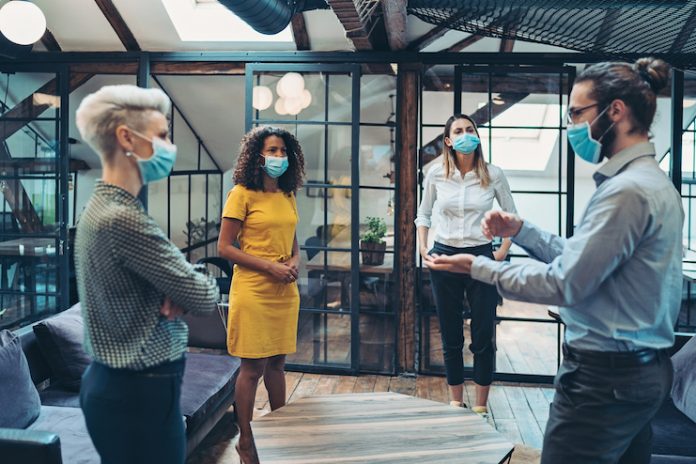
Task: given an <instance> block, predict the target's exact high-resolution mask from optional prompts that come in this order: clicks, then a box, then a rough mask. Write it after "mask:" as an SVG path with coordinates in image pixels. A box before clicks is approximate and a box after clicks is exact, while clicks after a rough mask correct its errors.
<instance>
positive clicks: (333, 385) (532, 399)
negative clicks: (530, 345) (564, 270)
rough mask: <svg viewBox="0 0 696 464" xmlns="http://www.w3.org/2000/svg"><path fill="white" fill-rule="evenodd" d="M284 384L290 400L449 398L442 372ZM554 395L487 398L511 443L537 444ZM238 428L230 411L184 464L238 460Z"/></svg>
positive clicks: (301, 378) (289, 377)
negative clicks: (383, 395) (372, 395)
mask: <svg viewBox="0 0 696 464" xmlns="http://www.w3.org/2000/svg"><path fill="white" fill-rule="evenodd" d="M286 383H287V396H288V402H289V403H291V402H293V401H296V400H297V399H299V398H303V397H307V396H313V395H328V394H334V393H366V392H386V391H392V392H396V393H402V394H406V395H411V396H416V397H419V398H426V399H430V400H433V401H439V402H442V403H447V402H448V397H447V387H446V385H445V380H444V378H442V377H429V376H419V377H417V378H415V377H386V376H375V375H366V376H360V377H348V376H332V375H319V374H302V373H296V372H288V373H287V374H286ZM473 396H474V384H473V383H471V382H469V383H467V384H466V391H465V402H468V403H469V404H471V401H470V400H469V398H473ZM552 398H553V389H551V388H542V387H538V386H514V385H500V384H493V388H492V389H491V396H490V399H489V409H490V412H491V419H490V420H491V423H492V425H494V426H495V428H496V429H498V431H500V432H501V433H502V434H504V435H505V436H506V437H507V439H508V440H510V441H511V442H512V443H517V444H525V445H527V446H528V447H531V448H537V449H540V448H541V444H542V438H543V430H544V429H545V427H546V421H547V419H548V413H549V404H550V402H551V399H552ZM255 408H256V409H255V411H254V417H260V416H263V415H265V414H267V413H268V412H270V406H269V404H268V394H267V392H266V389H265V388H264V386H263V384H261V385H259V389H258V391H257V395H256V405H255ZM236 433H237V429H236V426H235V425H234V418H233V415H232V414H231V413H228V414H227V415H226V416H225V417H223V419H222V420H221V421H220V423H218V425H217V426H216V427H215V429H213V431H212V432H211V433H210V434H209V435H208V437H207V438H206V439H205V440H204V441H203V443H201V445H200V446H199V448H198V449H197V450H196V452H195V453H194V454H193V455H192V456H191V457H190V458H189V459H188V461H187V464H218V463H220V464H221V463H225V464H227V463H237V462H239V461H238V459H237V454H236V452H235V450H234V440H235V437H236ZM513 462H515V460H514V456H513Z"/></svg>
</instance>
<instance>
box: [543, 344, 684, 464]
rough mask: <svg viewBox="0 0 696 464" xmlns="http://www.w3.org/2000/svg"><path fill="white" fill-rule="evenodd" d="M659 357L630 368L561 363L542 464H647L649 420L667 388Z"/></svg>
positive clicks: (666, 367) (664, 361) (665, 367)
mask: <svg viewBox="0 0 696 464" xmlns="http://www.w3.org/2000/svg"><path fill="white" fill-rule="evenodd" d="M672 375H673V374H672V362H671V360H670V358H669V356H668V355H667V354H666V353H665V352H660V353H659V354H658V355H657V358H656V359H654V360H653V361H651V362H650V363H647V364H644V365H641V366H636V367H619V368H617V367H601V366H597V365H590V364H587V363H585V364H582V363H580V362H578V361H576V360H573V359H568V357H566V358H565V359H564V360H563V363H562V364H561V367H560V369H559V370H558V374H557V375H556V379H555V382H554V385H555V387H556V394H555V396H554V398H553V402H552V404H551V410H550V415H549V421H548V423H547V425H546V432H545V434H544V447H543V449H542V456H541V463H542V464H558V463H562V464H574V463H578V464H579V463H583V464H585V463H593V464H614V463H621V464H629V463H630V464H648V463H649V462H650V454H651V441H652V429H651V428H650V420H651V419H652V418H653V416H654V415H655V413H656V412H657V411H658V409H659V408H660V406H661V405H662V402H663V401H664V400H665V398H666V397H667V395H668V394H669V391H670V389H671V386H672Z"/></svg>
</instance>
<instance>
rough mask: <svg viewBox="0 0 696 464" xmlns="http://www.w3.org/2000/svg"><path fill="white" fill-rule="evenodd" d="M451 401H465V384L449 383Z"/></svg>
mask: <svg viewBox="0 0 696 464" xmlns="http://www.w3.org/2000/svg"><path fill="white" fill-rule="evenodd" d="M448 387H449V394H450V401H458V402H460V403H463V402H464V384H463V383H460V384H459V385H448Z"/></svg>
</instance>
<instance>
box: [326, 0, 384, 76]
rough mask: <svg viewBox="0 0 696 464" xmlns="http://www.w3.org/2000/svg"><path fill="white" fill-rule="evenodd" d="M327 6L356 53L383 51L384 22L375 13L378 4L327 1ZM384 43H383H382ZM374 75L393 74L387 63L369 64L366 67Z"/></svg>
mask: <svg viewBox="0 0 696 464" xmlns="http://www.w3.org/2000/svg"><path fill="white" fill-rule="evenodd" d="M328 4H329V6H331V9H332V10H333V12H334V13H335V14H336V17H337V18H338V20H339V21H340V22H341V24H342V25H343V29H345V31H346V38H347V39H348V40H350V41H351V42H352V43H353V46H354V47H355V50H357V51H372V50H384V49H386V48H388V47H389V45H388V44H387V43H386V31H385V27H384V21H382V18H381V17H379V16H380V15H377V14H376V13H375V12H376V11H377V10H378V9H379V8H378V7H379V3H372V2H368V1H365V0H362V1H354V0H328ZM383 42H384V43H383ZM366 66H367V68H368V70H369V72H371V73H374V74H393V73H394V72H393V70H392V68H391V66H390V65H389V63H370V64H367V65H366Z"/></svg>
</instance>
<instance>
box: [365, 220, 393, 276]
mask: <svg viewBox="0 0 696 464" xmlns="http://www.w3.org/2000/svg"><path fill="white" fill-rule="evenodd" d="M385 235H387V224H386V223H385V222H384V219H382V218H378V217H368V218H367V230H366V231H365V233H364V234H362V235H361V236H360V249H361V250H362V261H363V264H364V265H366V266H379V265H381V264H384V251H385V250H386V249H387V243H386V242H385V241H384V237H385Z"/></svg>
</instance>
